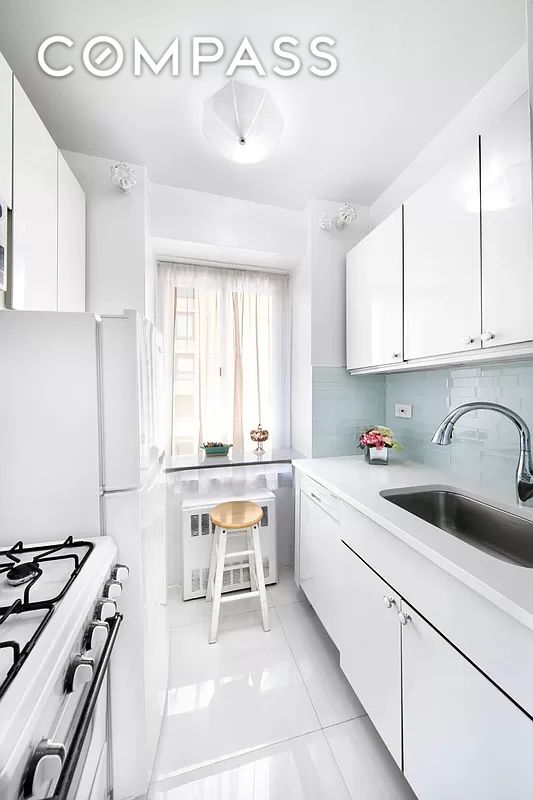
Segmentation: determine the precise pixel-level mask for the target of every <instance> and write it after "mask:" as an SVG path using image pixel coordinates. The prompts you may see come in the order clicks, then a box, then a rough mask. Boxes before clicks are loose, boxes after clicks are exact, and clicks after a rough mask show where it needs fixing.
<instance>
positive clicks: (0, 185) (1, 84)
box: [0, 53, 13, 208]
mask: <svg viewBox="0 0 533 800" xmlns="http://www.w3.org/2000/svg"><path fill="white" fill-rule="evenodd" d="M0 109H1V111H0V198H2V200H5V202H6V203H7V204H8V206H9V208H11V202H12V174H11V165H12V160H13V73H12V72H11V70H10V68H9V64H8V63H7V61H6V60H5V58H4V57H3V55H2V53H0Z"/></svg>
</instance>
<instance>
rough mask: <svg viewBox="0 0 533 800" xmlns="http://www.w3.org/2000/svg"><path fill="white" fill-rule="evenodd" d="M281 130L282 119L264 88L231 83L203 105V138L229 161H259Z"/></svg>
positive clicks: (275, 145)
mask: <svg viewBox="0 0 533 800" xmlns="http://www.w3.org/2000/svg"><path fill="white" fill-rule="evenodd" d="M282 131H283V118H282V116H281V114H280V113H279V111H278V109H277V108H276V106H275V104H274V101H273V100H272V97H271V96H270V92H269V91H268V90H267V89H262V88H260V87H257V86H250V85H249V84H247V83H241V81H236V80H232V81H229V83H227V84H226V85H225V86H223V87H222V89H219V90H218V92H215V94H213V95H211V97H208V98H207V100H206V101H205V103H204V114H203V132H204V136H205V138H206V139H207V141H208V142H209V143H210V144H211V145H212V146H213V147H214V148H215V150H216V151H217V152H218V153H220V155H221V156H224V158H227V159H228V160H229V161H234V162H236V163H238V164H255V163H256V162H258V161H263V159H265V158H267V156H269V155H270V154H271V153H272V152H273V151H274V150H275V149H276V147H277V146H278V144H279V141H280V138H281V134H282Z"/></svg>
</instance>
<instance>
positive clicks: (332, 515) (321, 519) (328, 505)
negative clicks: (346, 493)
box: [299, 475, 341, 644]
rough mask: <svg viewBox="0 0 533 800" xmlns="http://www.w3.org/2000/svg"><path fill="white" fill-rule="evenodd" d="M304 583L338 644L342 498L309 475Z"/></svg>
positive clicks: (303, 505)
mask: <svg viewBox="0 0 533 800" xmlns="http://www.w3.org/2000/svg"><path fill="white" fill-rule="evenodd" d="M299 536H300V586H301V587H302V589H303V590H304V592H305V594H306V596H307V599H308V600H309V602H310V603H311V605H312V606H313V608H314V609H315V611H316V613H317V614H318V616H319V617H320V620H321V622H322V624H323V625H324V627H325V629H326V630H327V632H328V633H329V635H330V637H331V638H332V639H333V641H334V642H335V644H337V641H338V638H339V624H340V623H339V614H338V605H337V600H336V598H338V596H339V592H340V590H341V586H340V576H339V573H340V570H339V562H340V557H341V526H340V523H339V499H338V497H336V496H335V495H334V494H332V493H331V492H330V491H328V489H326V488H325V487H324V486H321V485H320V484H319V483H317V482H316V481H313V480H312V479H311V478H309V477H308V476H307V475H303V476H302V482H301V486H300V530H299Z"/></svg>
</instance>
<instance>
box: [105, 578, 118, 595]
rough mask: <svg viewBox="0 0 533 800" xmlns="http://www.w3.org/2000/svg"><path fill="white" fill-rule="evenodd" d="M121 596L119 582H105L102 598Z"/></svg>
mask: <svg viewBox="0 0 533 800" xmlns="http://www.w3.org/2000/svg"><path fill="white" fill-rule="evenodd" d="M121 594H122V584H121V583H120V581H106V582H105V584H104V597H110V598H115V597H117V598H118V597H120V595H121Z"/></svg>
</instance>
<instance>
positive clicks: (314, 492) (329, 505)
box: [301, 475, 340, 522]
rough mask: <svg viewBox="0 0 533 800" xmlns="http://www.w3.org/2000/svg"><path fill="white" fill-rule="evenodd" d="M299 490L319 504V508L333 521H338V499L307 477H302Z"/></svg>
mask: <svg viewBox="0 0 533 800" xmlns="http://www.w3.org/2000/svg"><path fill="white" fill-rule="evenodd" d="M301 489H302V492H305V494H307V495H308V496H309V497H310V498H311V499H312V500H314V501H315V502H316V503H319V504H320V507H321V508H322V509H323V510H324V511H326V512H327V513H328V514H329V515H330V516H331V517H333V519H335V520H337V522H338V521H339V517H340V511H339V498H338V497H336V496H335V495H334V494H332V493H331V492H330V491H329V490H328V489H325V488H324V487H323V486H321V485H320V484H319V483H317V482H316V481H314V480H313V479H312V478H309V477H308V476H307V475H303V476H302V483H301Z"/></svg>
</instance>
